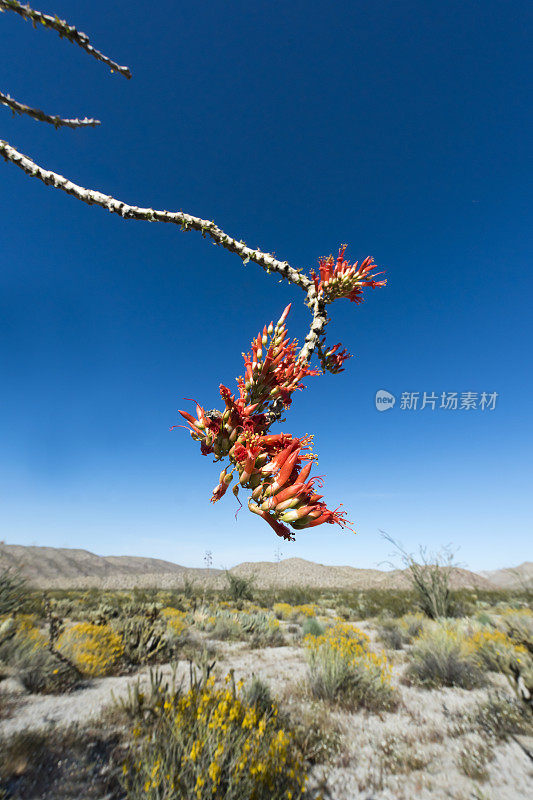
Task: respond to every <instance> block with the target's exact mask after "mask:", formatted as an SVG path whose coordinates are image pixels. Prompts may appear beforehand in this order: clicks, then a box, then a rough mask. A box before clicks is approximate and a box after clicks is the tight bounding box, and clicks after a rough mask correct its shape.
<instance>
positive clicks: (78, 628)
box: [57, 622, 124, 677]
mask: <svg viewBox="0 0 533 800" xmlns="http://www.w3.org/2000/svg"><path fill="white" fill-rule="evenodd" d="M57 649H58V651H59V653H62V654H64V655H65V656H66V657H67V658H68V659H69V660H70V661H71V662H72V663H73V664H74V665H75V666H76V667H77V668H78V669H79V670H80V672H82V673H83V674H84V675H87V676H90V677H97V676H99V675H106V674H107V673H109V672H111V671H112V670H113V669H114V668H115V667H116V665H117V662H118V661H119V659H120V658H121V656H122V654H123V653H124V644H123V641H122V638H121V637H120V636H119V635H118V634H117V633H115V631H114V630H113V629H112V628H110V627H109V625H93V624H92V623H90V622H77V623H76V624H74V625H72V627H70V628H68V629H67V630H65V631H64V632H63V633H62V634H61V636H60V637H59V639H58V641H57Z"/></svg>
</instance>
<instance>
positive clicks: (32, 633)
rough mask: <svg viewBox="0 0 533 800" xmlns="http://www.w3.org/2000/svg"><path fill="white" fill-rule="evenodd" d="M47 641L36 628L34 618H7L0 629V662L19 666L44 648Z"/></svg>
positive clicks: (27, 616) (26, 616) (23, 615)
mask: <svg viewBox="0 0 533 800" xmlns="http://www.w3.org/2000/svg"><path fill="white" fill-rule="evenodd" d="M47 644H48V640H47V638H46V636H45V635H44V633H42V631H41V630H40V628H39V627H38V626H37V620H36V617H34V616H33V615H31V614H19V615H18V616H16V617H7V618H6V619H4V620H3V621H2V624H1V628H0V660H1V661H3V662H4V663H6V664H10V665H12V666H20V665H22V664H23V663H24V660H25V659H28V658H30V656H31V654H32V653H33V652H35V651H36V650H40V649H44V648H46V646H47Z"/></svg>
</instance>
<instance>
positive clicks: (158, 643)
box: [95, 615, 181, 665]
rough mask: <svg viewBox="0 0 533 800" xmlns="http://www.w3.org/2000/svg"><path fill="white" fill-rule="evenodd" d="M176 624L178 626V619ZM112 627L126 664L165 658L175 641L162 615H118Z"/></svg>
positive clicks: (143, 662) (145, 662) (146, 662)
mask: <svg viewBox="0 0 533 800" xmlns="http://www.w3.org/2000/svg"><path fill="white" fill-rule="evenodd" d="M176 624H177V625H178V627H180V626H179V622H178V620H176ZM95 627H96V626H95ZM113 629H114V630H115V632H116V634H117V635H118V636H119V637H120V641H121V644H122V648H123V650H122V657H123V659H124V661H125V662H126V663H127V664H132V665H135V664H148V663H150V662H152V663H153V662H154V661H156V660H157V659H162V658H165V657H166V656H167V655H168V649H169V648H170V643H172V644H175V643H176V642H175V640H174V639H173V634H172V631H171V630H170V631H169V628H168V621H167V619H166V618H164V617H161V618H159V616H154V615H145V616H132V617H127V616H126V617H120V618H119V619H118V620H116V621H115V622H114V623H113ZM179 635H181V634H179ZM167 637H168V638H167Z"/></svg>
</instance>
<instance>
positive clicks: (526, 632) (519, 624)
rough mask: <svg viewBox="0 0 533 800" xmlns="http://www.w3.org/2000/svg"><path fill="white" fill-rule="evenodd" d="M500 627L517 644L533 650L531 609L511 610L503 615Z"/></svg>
mask: <svg viewBox="0 0 533 800" xmlns="http://www.w3.org/2000/svg"><path fill="white" fill-rule="evenodd" d="M498 627H500V628H501V629H502V630H503V632H504V633H506V634H507V635H508V636H509V637H510V638H511V639H512V640H513V642H515V643H516V644H521V645H523V646H524V647H526V648H527V649H529V650H530V651H532V650H533V611H531V609H529V608H519V609H514V608H509V609H506V610H505V611H504V612H503V614H501V616H500V618H499V620H498Z"/></svg>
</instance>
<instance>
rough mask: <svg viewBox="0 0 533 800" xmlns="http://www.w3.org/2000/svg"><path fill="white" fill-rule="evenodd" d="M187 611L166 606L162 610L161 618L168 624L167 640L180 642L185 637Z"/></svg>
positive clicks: (173, 642) (175, 642)
mask: <svg viewBox="0 0 533 800" xmlns="http://www.w3.org/2000/svg"><path fill="white" fill-rule="evenodd" d="M186 617H187V615H186V613H185V612H184V611H179V610H178V609H177V608H170V607H166V608H163V609H162V610H161V619H162V620H163V622H164V623H165V625H166V629H167V635H166V638H167V641H168V642H169V643H171V644H178V643H179V642H182V641H183V640H184V639H185V636H186V634H187V620H186Z"/></svg>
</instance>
